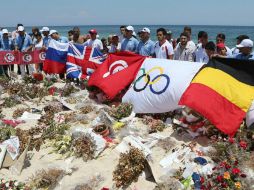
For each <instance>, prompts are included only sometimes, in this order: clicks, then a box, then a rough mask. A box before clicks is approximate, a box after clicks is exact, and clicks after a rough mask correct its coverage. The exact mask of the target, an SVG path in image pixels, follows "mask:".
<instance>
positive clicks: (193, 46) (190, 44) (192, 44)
mask: <svg viewBox="0 0 254 190" xmlns="http://www.w3.org/2000/svg"><path fill="white" fill-rule="evenodd" d="M188 46H189V47H190V49H192V50H193V51H195V50H196V48H197V47H196V44H195V43H194V42H193V41H192V40H190V41H188Z"/></svg>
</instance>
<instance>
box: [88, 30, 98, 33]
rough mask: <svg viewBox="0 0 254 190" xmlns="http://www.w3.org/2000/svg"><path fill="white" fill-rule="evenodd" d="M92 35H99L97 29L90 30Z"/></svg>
mask: <svg viewBox="0 0 254 190" xmlns="http://www.w3.org/2000/svg"><path fill="white" fill-rule="evenodd" d="M89 33H90V34H97V31H96V30H95V29H92V30H89Z"/></svg>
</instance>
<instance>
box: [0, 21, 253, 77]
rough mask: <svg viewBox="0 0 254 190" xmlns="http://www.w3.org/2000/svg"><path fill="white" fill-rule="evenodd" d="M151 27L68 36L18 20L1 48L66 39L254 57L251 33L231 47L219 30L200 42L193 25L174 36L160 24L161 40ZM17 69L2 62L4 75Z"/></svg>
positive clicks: (145, 51)
mask: <svg viewBox="0 0 254 190" xmlns="http://www.w3.org/2000/svg"><path fill="white" fill-rule="evenodd" d="M150 33H151V31H150V29H149V28H147V27H145V28H143V29H142V30H140V31H138V32H137V33H136V32H135V30H134V27H133V26H120V35H118V34H112V35H109V36H108V38H107V39H106V38H102V39H99V35H98V32H97V31H96V29H91V30H89V31H88V34H86V35H83V34H81V31H80V29H79V27H74V28H73V29H72V30H70V31H68V38H67V37H64V36H61V35H60V34H59V33H58V31H56V30H53V29H52V30H50V29H49V28H48V27H43V28H42V29H41V30H39V28H37V27H33V28H32V32H31V33H27V32H26V30H25V27H24V26H23V25H22V24H18V25H17V27H16V30H14V31H12V32H9V31H8V30H7V29H6V28H2V29H1V31H0V51H8V50H14V51H22V52H27V51H31V50H46V49H47V48H48V46H49V41H50V40H51V39H54V40H56V41H58V42H62V43H77V44H83V45H85V46H89V47H95V48H98V49H99V50H100V51H102V53H104V54H106V53H115V52H120V51H130V52H133V53H137V54H140V55H143V56H149V57H154V58H161V59H171V60H181V61H192V62H204V63H207V62H208V61H209V59H211V58H212V57H225V58H236V59H254V52H252V48H253V41H252V40H251V39H249V37H248V36H247V35H244V34H243V35H240V36H238V37H237V38H236V40H237V44H236V46H235V47H234V48H232V49H230V48H229V47H227V46H226V43H225V42H226V36H225V34H223V33H219V34H218V35H217V37H216V42H213V41H208V39H209V38H208V34H207V32H205V31H200V32H199V33H198V43H197V44H195V43H194V42H193V41H192V39H191V36H192V30H191V27H189V26H186V27H184V28H183V31H182V33H181V34H180V36H179V38H177V39H172V32H171V31H167V30H166V29H165V28H158V29H157V31H156V34H157V40H158V41H157V42H154V41H152V40H151V39H150ZM42 67H43V66H42V63H41V64H35V65H33V64H30V65H26V66H25V65H19V66H18V69H17V72H18V74H21V75H22V76H24V75H25V74H26V73H27V74H32V73H33V72H41V71H42ZM9 71H14V65H11V66H9V65H3V66H1V65H0V75H1V74H2V75H6V76H7V77H8V76H9V74H8V72H9Z"/></svg>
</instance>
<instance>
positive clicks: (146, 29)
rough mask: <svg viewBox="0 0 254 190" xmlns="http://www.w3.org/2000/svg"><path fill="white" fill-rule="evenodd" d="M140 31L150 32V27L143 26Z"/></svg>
mask: <svg viewBox="0 0 254 190" xmlns="http://www.w3.org/2000/svg"><path fill="white" fill-rule="evenodd" d="M140 32H147V33H149V34H150V29H149V28H143V29H142V30H141V31H140Z"/></svg>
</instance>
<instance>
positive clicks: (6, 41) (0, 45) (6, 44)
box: [0, 29, 14, 77]
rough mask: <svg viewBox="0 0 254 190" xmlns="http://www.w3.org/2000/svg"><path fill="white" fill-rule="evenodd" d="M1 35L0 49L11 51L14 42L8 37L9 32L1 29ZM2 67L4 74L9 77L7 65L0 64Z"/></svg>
mask: <svg viewBox="0 0 254 190" xmlns="http://www.w3.org/2000/svg"><path fill="white" fill-rule="evenodd" d="M1 32H2V37H1V39H0V51H11V50H14V43H13V40H12V39H11V38H10V37H9V32H8V30H7V29H3V30H2V31H1ZM0 67H2V69H3V72H4V74H5V75H6V76H7V77H9V74H8V69H9V65H3V66H0Z"/></svg>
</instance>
